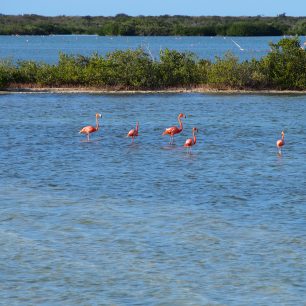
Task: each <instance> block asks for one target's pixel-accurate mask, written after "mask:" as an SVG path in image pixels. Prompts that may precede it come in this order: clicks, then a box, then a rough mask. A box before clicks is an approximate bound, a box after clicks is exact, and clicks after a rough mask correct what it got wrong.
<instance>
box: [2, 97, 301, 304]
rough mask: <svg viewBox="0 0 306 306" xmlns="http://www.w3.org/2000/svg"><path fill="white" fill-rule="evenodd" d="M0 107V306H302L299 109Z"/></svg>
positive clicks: (272, 102) (229, 102)
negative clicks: (192, 140)
mask: <svg viewBox="0 0 306 306" xmlns="http://www.w3.org/2000/svg"><path fill="white" fill-rule="evenodd" d="M0 108H1V112H0V127H1V131H2V133H1V135H0V153H1V159H0V163H1V170H2V171H1V173H0V216H1V217H0V247H1V252H0V259H1V261H0V262H1V264H0V300H1V303H4V305H40V304H45V305H76V304H79V305H250V304H251V305H303V304H304V302H305V300H306V275H305V271H306V238H305V225H306V220H305V218H306V205H305V204H306V203H305V202H306V185H305V178H306V162H305V157H306V146H305V143H306V134H305V130H306V96H305V95H304V96H277V95H275V96H272V95H271V96H264V95H206V94H153V95H87V94H78V95H66V94H8V95H0ZM96 112H101V113H102V115H103V118H102V122H101V125H102V126H101V130H100V131H99V132H98V133H96V135H93V136H92V140H93V141H92V142H90V143H86V142H82V140H84V139H85V137H84V135H79V134H78V131H79V130H80V128H81V127H82V126H84V125H87V124H94V121H95V118H94V114H95V113H96ZM179 112H184V113H185V114H186V115H187V118H186V119H185V120H184V127H185V129H184V131H183V132H182V134H181V135H177V136H176V137H175V143H176V144H175V145H173V146H170V145H169V144H168V141H169V139H168V138H166V136H165V137H162V136H161V134H162V131H163V129H164V128H166V127H168V126H170V125H174V124H176V123H177V121H176V117H177V114H178V113H179ZM136 120H139V122H140V132H139V137H138V139H137V140H136V141H135V143H134V144H131V141H130V139H127V138H126V137H125V136H126V133H127V132H128V130H129V129H131V128H133V127H134V125H135V122H136ZM194 126H196V127H198V129H199V134H198V143H197V145H196V146H195V147H194V148H193V151H192V154H191V155H188V154H186V152H185V150H184V148H183V147H182V144H183V143H184V141H185V139H186V138H187V137H190V135H191V129H192V127H194ZM282 129H284V130H285V133H286V136H285V137H286V146H285V148H284V150H283V155H282V157H279V156H277V152H276V148H275V142H276V140H277V139H278V138H279V137H280V133H281V130H282Z"/></svg>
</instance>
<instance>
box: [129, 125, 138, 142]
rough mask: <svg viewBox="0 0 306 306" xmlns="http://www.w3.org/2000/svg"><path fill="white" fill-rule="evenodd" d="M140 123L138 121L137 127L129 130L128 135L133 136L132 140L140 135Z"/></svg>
mask: <svg viewBox="0 0 306 306" xmlns="http://www.w3.org/2000/svg"><path fill="white" fill-rule="evenodd" d="M138 129H139V123H138V122H136V128H135V129H132V130H130V131H129V132H128V134H127V137H132V142H134V138H135V137H137V136H138Z"/></svg>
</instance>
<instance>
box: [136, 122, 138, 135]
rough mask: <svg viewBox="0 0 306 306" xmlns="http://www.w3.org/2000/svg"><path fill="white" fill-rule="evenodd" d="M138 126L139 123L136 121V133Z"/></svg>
mask: <svg viewBox="0 0 306 306" xmlns="http://www.w3.org/2000/svg"><path fill="white" fill-rule="evenodd" d="M138 127H139V124H138V122H137V123H136V132H137V133H138Z"/></svg>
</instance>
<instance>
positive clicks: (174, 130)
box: [162, 113, 186, 144]
mask: <svg viewBox="0 0 306 306" xmlns="http://www.w3.org/2000/svg"><path fill="white" fill-rule="evenodd" d="M181 118H186V116H185V115H184V114H182V113H180V114H179V115H178V117H177V120H178V122H179V124H180V127H177V126H171V127H169V128H167V129H165V131H164V132H163V134H162V135H163V136H164V135H170V144H173V141H174V135H175V134H178V133H180V132H181V131H182V130H183V123H182V120H181Z"/></svg>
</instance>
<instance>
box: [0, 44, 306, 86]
mask: <svg viewBox="0 0 306 306" xmlns="http://www.w3.org/2000/svg"><path fill="white" fill-rule="evenodd" d="M270 46H271V52H269V53H268V54H267V55H266V56H264V57H263V58H261V59H260V60H256V59H253V60H251V61H242V62H240V61H239V60H238V58H236V57H235V56H234V55H232V54H231V53H227V54H226V55H225V56H224V57H223V58H219V57H217V58H216V59H215V61H213V62H211V61H209V60H205V59H198V58H196V56H195V55H194V54H192V53H188V52H177V51H175V50H168V49H166V50H162V51H161V52H160V58H159V59H158V60H156V59H154V58H152V57H151V56H150V54H148V53H146V52H145V51H144V50H143V49H136V50H126V51H120V50H118V51H115V52H112V53H109V54H107V55H106V56H105V57H103V56H100V55H98V54H97V53H94V54H92V55H91V56H88V57H85V56H82V55H66V54H63V53H61V54H60V55H59V61H58V63H57V64H55V65H49V64H46V63H38V62H34V61H20V62H17V63H13V62H12V61H9V60H3V61H1V62H0V87H2V88H4V89H5V88H9V87H14V86H25V87H26V86H35V87H71V86H72V87H73V86H76V87H77V86H86V87H95V88H103V89H107V88H108V89H119V90H120V89H136V90H138V89H143V90H149V89H150V90H156V89H168V88H177V87H183V88H190V87H208V88H217V89H280V90H282V89H289V90H306V51H305V50H304V49H303V48H301V46H300V42H299V40H298V38H291V39H289V38H284V39H282V40H280V41H279V42H278V43H277V44H271V45H270Z"/></svg>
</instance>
